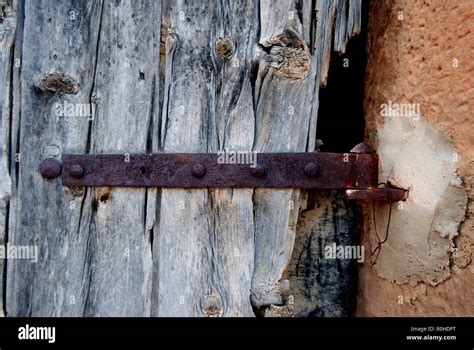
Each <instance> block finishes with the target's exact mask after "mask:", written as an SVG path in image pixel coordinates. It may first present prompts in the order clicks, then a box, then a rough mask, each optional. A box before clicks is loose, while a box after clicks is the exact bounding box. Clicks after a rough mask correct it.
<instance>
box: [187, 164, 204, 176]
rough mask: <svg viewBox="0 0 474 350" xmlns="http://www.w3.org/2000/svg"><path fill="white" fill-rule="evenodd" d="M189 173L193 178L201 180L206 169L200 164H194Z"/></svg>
mask: <svg viewBox="0 0 474 350" xmlns="http://www.w3.org/2000/svg"><path fill="white" fill-rule="evenodd" d="M191 173H192V174H193V176H194V177H197V178H201V177H203V176H204V175H206V167H205V166H204V165H202V164H195V165H193V168H192V169H191Z"/></svg>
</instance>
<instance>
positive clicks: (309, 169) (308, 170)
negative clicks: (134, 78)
mask: <svg viewBox="0 0 474 350" xmlns="http://www.w3.org/2000/svg"><path fill="white" fill-rule="evenodd" d="M304 173H305V174H306V175H307V176H309V177H316V176H317V175H318V173H319V167H318V165H317V164H316V163H314V162H310V163H308V164H306V166H305V167H304Z"/></svg>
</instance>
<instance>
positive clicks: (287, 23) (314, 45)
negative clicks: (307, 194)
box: [0, 0, 360, 316]
mask: <svg viewBox="0 0 474 350" xmlns="http://www.w3.org/2000/svg"><path fill="white" fill-rule="evenodd" d="M0 8H1V9H2V10H1V11H0V16H1V18H2V22H1V23H0V33H2V35H0V47H1V49H2V52H1V60H0V73H1V74H0V77H1V79H2V85H1V88H0V92H1V99H0V101H2V102H1V103H2V104H1V105H0V106H2V124H0V128H1V135H2V138H0V140H1V141H2V146H3V150H4V151H3V152H2V158H1V160H2V162H1V165H0V179H1V189H2V190H1V191H0V199H1V201H0V202H1V203H2V205H1V206H0V227H1V228H2V230H0V231H1V232H5V235H6V240H7V242H8V244H9V245H12V246H37V247H38V261H37V262H36V263H32V262H31V261H29V260H25V259H10V260H7V261H6V264H7V266H6V269H5V271H6V288H5V290H6V296H5V305H4V310H5V311H6V313H7V314H8V315H9V316H219V315H221V316H255V311H254V310H256V309H260V310H265V308H268V307H270V306H271V305H279V306H281V305H283V304H284V303H285V301H284V300H283V295H284V290H285V288H286V286H285V285H284V283H282V275H283V273H284V271H285V268H286V267H287V265H288V262H289V259H290V257H291V254H292V250H293V245H294V240H295V228H296V221H297V218H298V212H299V209H300V197H301V193H300V191H299V190H275V189H271V190H270V189H259V190H252V189H218V190H205V189H201V190H179V189H173V190H171V189H154V188H148V189H145V188H142V189H125V188H67V187H63V186H61V183H60V182H59V181H58V180H52V181H45V179H43V178H42V177H41V176H40V174H39V173H38V171H37V168H38V164H39V163H40V162H41V160H43V159H44V158H46V157H55V158H58V159H60V158H61V156H62V154H65V153H78V154H86V153H91V154H101V153H122V154H123V155H124V156H126V155H127V154H129V153H147V152H148V153H156V152H217V151H221V150H225V151H256V152H260V151H266V152H285V151H314V149H315V143H316V142H315V141H316V140H315V138H316V121H317V120H316V119H317V112H318V91H319V87H320V84H324V82H325V81H326V77H327V72H328V65H329V57H330V51H331V50H332V49H333V48H332V46H333V47H334V49H335V50H338V51H343V50H344V48H345V45H346V43H347V40H348V39H349V37H350V36H352V35H353V34H355V33H357V32H358V31H359V27H360V1H357V0H353V1H352V0H321V1H309V0H308V1H306V0H304V1H296V0H295V1H290V0H279V1H270V0H261V1H257V0H241V1H227V0H221V1H218V0H208V1H205V2H197V1H173V0H163V1H158V0H157V1H131V0H122V1H120V0H103V1H102V0H82V1H71V0H70V1H66V0H64V1H54V0H41V1H40V0H37V1H29V0H25V1H13V2H12V1H7V3H6V4H5V5H0ZM15 28H16V31H15ZM333 41H334V44H333V45H332V42H333ZM78 111H80V112H78ZM10 179H11V186H10Z"/></svg>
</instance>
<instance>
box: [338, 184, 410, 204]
mask: <svg viewBox="0 0 474 350" xmlns="http://www.w3.org/2000/svg"><path fill="white" fill-rule="evenodd" d="M346 198H347V199H351V200H356V201H359V202H371V201H377V202H380V201H387V202H398V201H405V200H406V199H407V198H408V190H404V189H401V188H394V187H388V188H376V189H370V190H357V189H351V190H346Z"/></svg>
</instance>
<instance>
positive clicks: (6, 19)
mask: <svg viewBox="0 0 474 350" xmlns="http://www.w3.org/2000/svg"><path fill="white" fill-rule="evenodd" d="M12 5H13V4H12V3H11V2H10V1H8V2H5V1H0V19H1V23H0V145H1V152H0V245H3V244H4V241H5V234H6V231H7V226H6V225H7V216H8V203H9V200H10V197H11V179H10V175H9V172H8V162H7V160H8V140H9V138H10V127H9V126H10V125H11V113H12V111H11V108H12V104H11V101H10V96H11V94H12V89H13V87H12V84H11V74H12V69H13V47H12V46H13V41H14V37H15V29H16V17H17V16H16V13H15V11H14V8H13V6H12ZM3 270H4V266H3V260H0V280H2V281H3ZM0 316H3V288H2V290H1V291H0Z"/></svg>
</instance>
